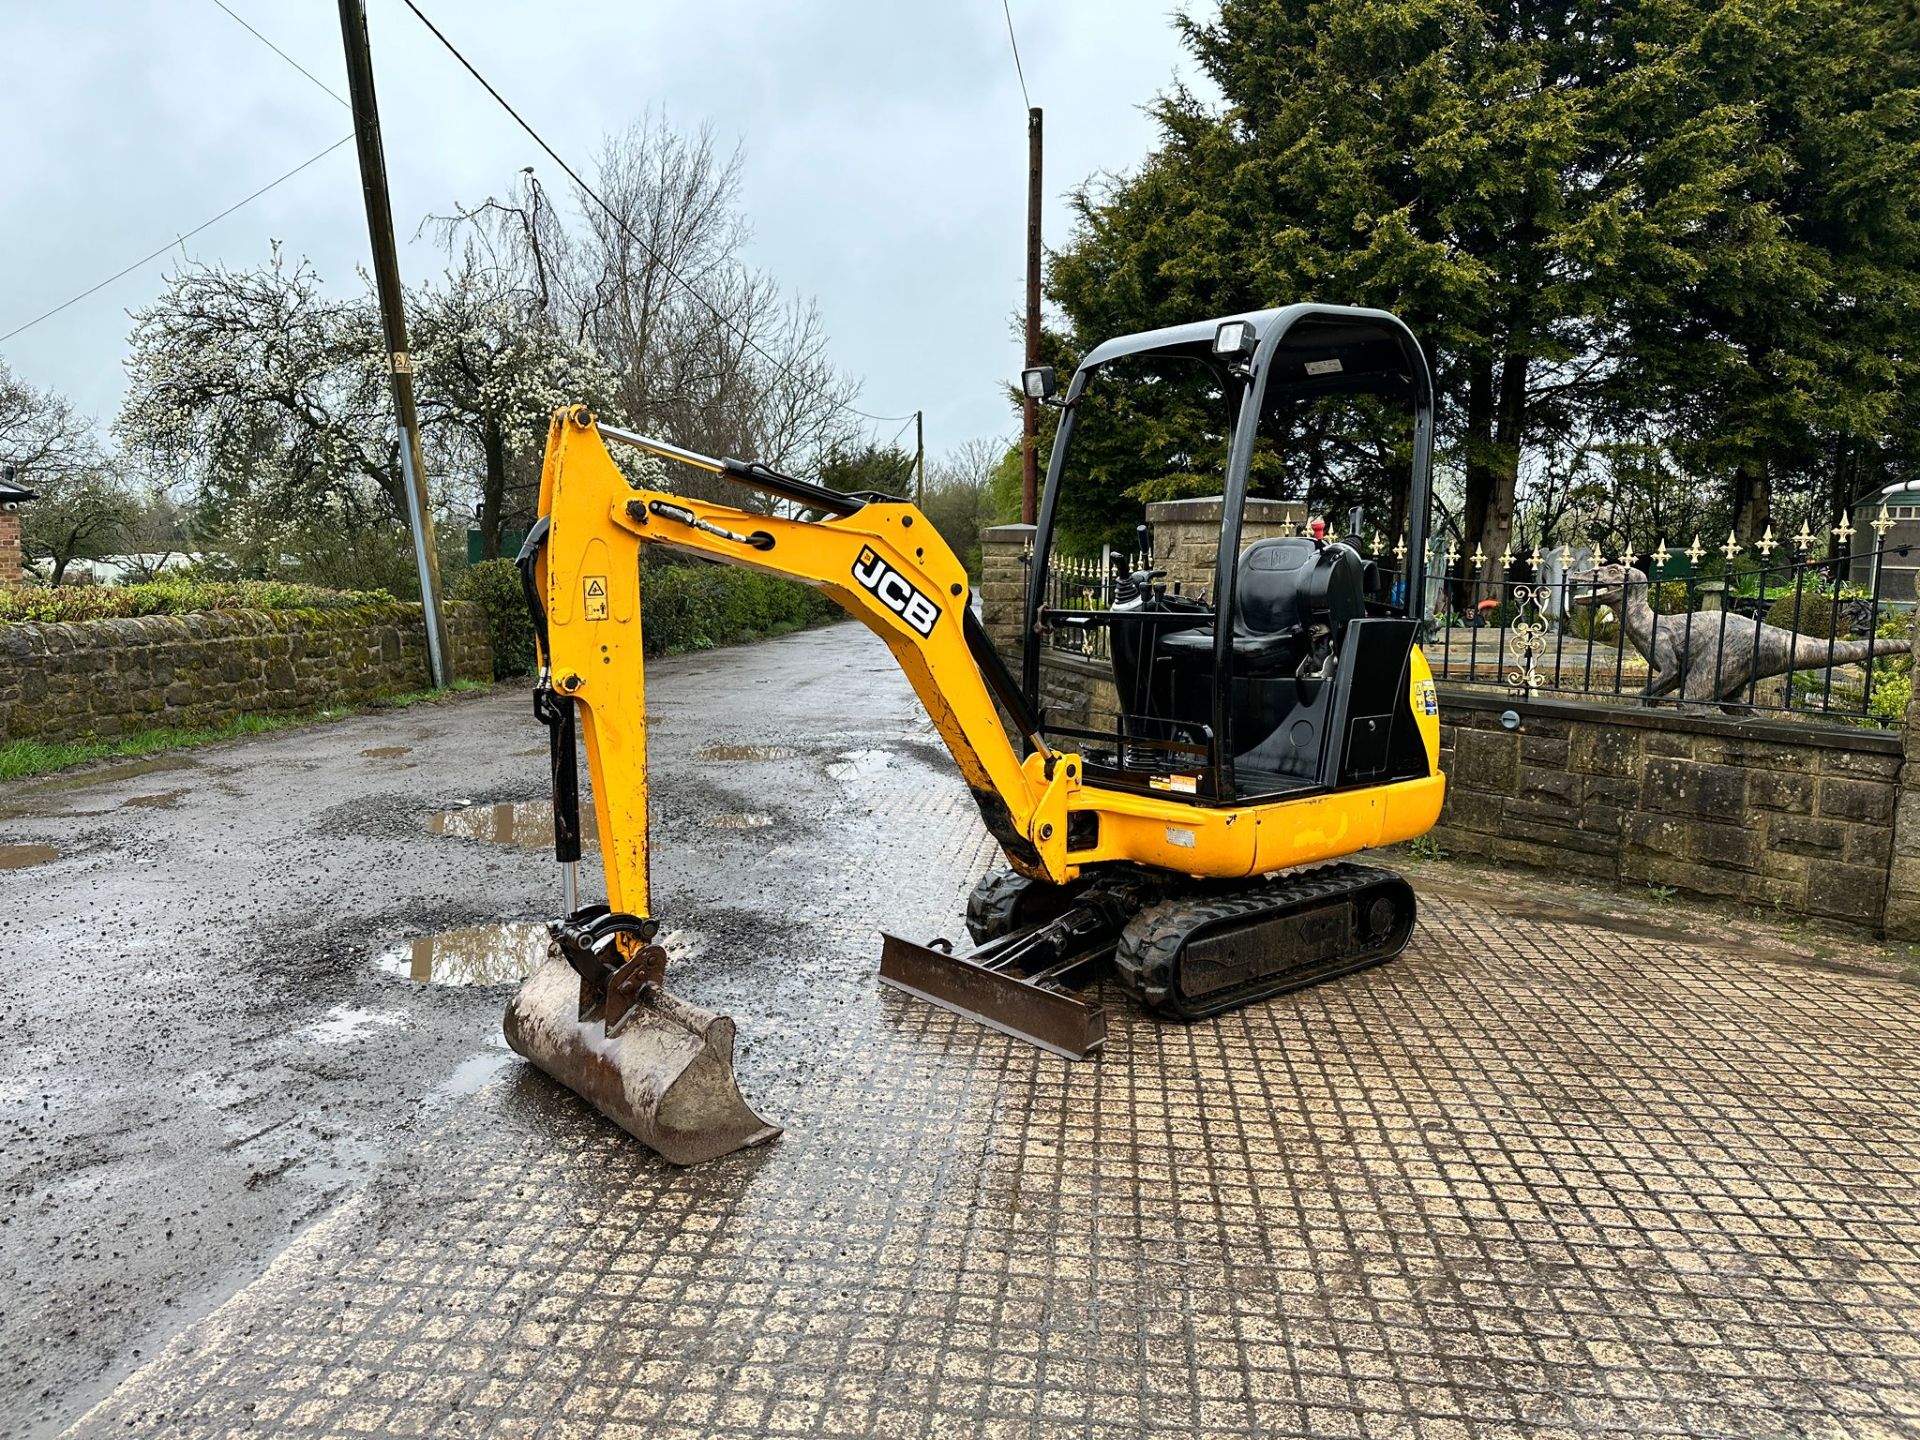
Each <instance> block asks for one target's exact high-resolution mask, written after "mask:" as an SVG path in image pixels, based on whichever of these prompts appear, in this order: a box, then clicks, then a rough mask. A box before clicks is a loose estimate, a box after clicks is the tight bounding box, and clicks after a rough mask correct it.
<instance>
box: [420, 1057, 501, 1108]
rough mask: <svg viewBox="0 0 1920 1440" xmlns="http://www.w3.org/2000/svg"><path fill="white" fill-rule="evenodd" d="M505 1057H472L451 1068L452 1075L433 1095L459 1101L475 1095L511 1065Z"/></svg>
mask: <svg viewBox="0 0 1920 1440" xmlns="http://www.w3.org/2000/svg"><path fill="white" fill-rule="evenodd" d="M513 1059H514V1057H513V1056H512V1055H511V1054H507V1055H474V1056H470V1057H469V1058H467V1059H465V1060H462V1061H461V1062H460V1063H459V1064H458V1065H456V1066H454V1067H453V1073H452V1074H451V1075H449V1076H448V1077H447V1078H446V1079H445V1080H443V1081H441V1082H440V1084H439V1085H438V1087H436V1089H435V1091H434V1093H435V1094H437V1095H442V1096H445V1097H447V1098H448V1099H454V1100H457V1099H460V1098H462V1097H464V1096H467V1095H472V1094H474V1093H476V1092H477V1091H478V1090H480V1088H481V1087H482V1086H484V1085H485V1084H486V1083H487V1082H488V1081H489V1080H491V1079H493V1077H494V1076H496V1075H498V1074H499V1073H500V1072H501V1071H502V1070H504V1069H506V1068H507V1066H509V1065H511V1064H512V1063H513Z"/></svg>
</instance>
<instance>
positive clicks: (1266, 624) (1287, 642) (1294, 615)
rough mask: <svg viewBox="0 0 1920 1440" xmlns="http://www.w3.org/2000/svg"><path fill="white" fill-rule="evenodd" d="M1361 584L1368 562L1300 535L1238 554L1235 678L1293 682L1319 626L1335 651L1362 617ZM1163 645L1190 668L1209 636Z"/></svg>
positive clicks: (1171, 639)
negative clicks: (1350, 623) (1285, 677)
mask: <svg viewBox="0 0 1920 1440" xmlns="http://www.w3.org/2000/svg"><path fill="white" fill-rule="evenodd" d="M1365 577H1366V562H1365V561H1364V560H1362V559H1361V558H1360V556H1359V555H1358V554H1357V553H1355V552H1354V551H1353V550H1351V549H1349V548H1348V547H1347V546H1345V545H1322V544H1320V543H1318V542H1317V541H1314V540H1312V539H1309V538H1308V537H1307V536H1304V535H1276V536H1273V537H1271V538H1269V539H1266V540H1256V541H1254V542H1253V544H1251V545H1249V546H1248V547H1247V548H1246V549H1245V550H1243V551H1242V552H1241V554H1240V565H1239V573H1238V575H1237V577H1236V578H1235V582H1234V596H1233V602H1234V603H1233V639H1232V651H1233V671H1234V674H1236V675H1240V676H1260V677H1271V676H1278V675H1292V674H1293V672H1294V670H1295V669H1296V668H1297V667H1298V666H1299V664H1300V660H1301V657H1302V656H1303V655H1305V653H1306V642H1307V638H1308V635H1309V632H1310V631H1311V630H1312V628H1313V627H1314V626H1315V625H1316V624H1317V625H1324V626H1325V627H1326V628H1327V632H1328V640H1329V642H1330V644H1331V646H1332V648H1334V649H1336V650H1337V649H1338V648H1339V645H1340V635H1341V632H1342V631H1343V630H1345V628H1346V624H1347V621H1349V620H1354V619H1358V618H1359V617H1360V616H1363V615H1365V614H1366V613H1367V597H1366V578H1365ZM1160 643H1161V644H1162V645H1163V646H1165V647H1166V648H1167V649H1168V650H1170V651H1172V652H1174V653H1175V654H1176V655H1179V656H1181V657H1185V658H1189V663H1191V659H1190V657H1193V656H1197V655H1200V654H1211V653H1212V651H1213V636H1212V634H1211V633H1210V632H1209V631H1208V630H1207V629H1200V630H1186V631H1179V632H1176V633H1174V634H1171V635H1167V636H1164V637H1162V639H1161V642H1160Z"/></svg>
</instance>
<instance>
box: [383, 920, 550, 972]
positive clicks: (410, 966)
mask: <svg viewBox="0 0 1920 1440" xmlns="http://www.w3.org/2000/svg"><path fill="white" fill-rule="evenodd" d="M549 943H550V941H549V939H548V936H547V927H546V926H545V925H544V924H543V923H541V922H540V921H538V920H514V921H508V922H506V923H504V924H499V925H468V926H466V927H464V928H462V929H459V930H447V931H443V932H442V933H440V934H438V935H416V936H414V937H413V939H411V940H403V941H402V942H400V943H399V944H398V945H395V946H394V947H393V948H392V949H390V950H386V951H383V952H382V953H381V954H380V955H379V956H378V957H377V958H376V959H375V960H374V964H375V965H377V966H379V967H380V968H381V969H382V970H384V971H386V972H387V973H388V974H389V975H398V976H401V977H402V978H404V979H408V980H417V981H419V982H420V983H421V984H423V985H428V984H430V985H518V984H519V983H520V982H521V981H522V980H524V979H526V978H527V976H529V975H531V974H532V973H533V971H534V967H536V966H537V965H539V963H540V962H541V961H542V960H544V959H546V958H547V946H548V944H549Z"/></svg>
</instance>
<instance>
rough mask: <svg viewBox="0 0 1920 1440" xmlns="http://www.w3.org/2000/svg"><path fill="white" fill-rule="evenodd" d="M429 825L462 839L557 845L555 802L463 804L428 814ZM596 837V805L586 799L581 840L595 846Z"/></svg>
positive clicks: (543, 847) (545, 846)
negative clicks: (594, 808) (555, 839)
mask: <svg viewBox="0 0 1920 1440" xmlns="http://www.w3.org/2000/svg"><path fill="white" fill-rule="evenodd" d="M427 829H428V830H430V831H432V832H433V833H434V834H435V835H453V836H457V837H458V838H460V839H462V840H488V841H491V842H493V843H494V844H496V845H518V846H521V847H522V848H524V849H527V850H546V849H550V848H551V847H552V845H553V802H552V801H551V800H502V801H501V802H500V803H498V804H497V805H462V806H460V807H459V808H458V809H455V810H441V811H439V812H437V813H436V814H433V815H430V816H428V817H427ZM595 839H596V833H595V830H594V818H593V807H592V806H591V805H589V804H587V803H585V802H584V801H582V802H581V805H580V843H581V845H582V846H584V847H586V848H588V849H591V848H593V846H594V843H595Z"/></svg>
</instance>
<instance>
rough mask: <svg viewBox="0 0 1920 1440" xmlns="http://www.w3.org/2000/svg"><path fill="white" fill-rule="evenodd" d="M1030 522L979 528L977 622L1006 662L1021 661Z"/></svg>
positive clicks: (1031, 532)
mask: <svg viewBox="0 0 1920 1440" xmlns="http://www.w3.org/2000/svg"><path fill="white" fill-rule="evenodd" d="M1032 544H1033V526H1031V525H991V526H989V527H988V528H986V529H985V530H982V531H981V532H980V622H981V624H982V625H984V626H985V627H986V631H987V636H988V638H989V639H991V640H992V641H993V648H994V649H996V650H998V651H999V652H1000V654H1001V656H1002V657H1003V658H1004V659H1005V660H1006V662H1007V663H1008V664H1009V665H1014V666H1017V665H1018V664H1019V661H1020V652H1021V644H1020V640H1021V636H1020V626H1021V622H1022V620H1023V619H1024V618H1025V614H1026V603H1027V567H1026V563H1025V561H1024V559H1023V558H1022V557H1023V556H1025V555H1026V553H1027V547H1028V546H1030V545H1032Z"/></svg>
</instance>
